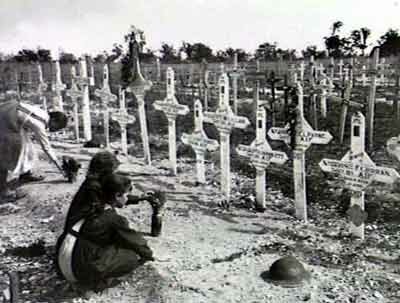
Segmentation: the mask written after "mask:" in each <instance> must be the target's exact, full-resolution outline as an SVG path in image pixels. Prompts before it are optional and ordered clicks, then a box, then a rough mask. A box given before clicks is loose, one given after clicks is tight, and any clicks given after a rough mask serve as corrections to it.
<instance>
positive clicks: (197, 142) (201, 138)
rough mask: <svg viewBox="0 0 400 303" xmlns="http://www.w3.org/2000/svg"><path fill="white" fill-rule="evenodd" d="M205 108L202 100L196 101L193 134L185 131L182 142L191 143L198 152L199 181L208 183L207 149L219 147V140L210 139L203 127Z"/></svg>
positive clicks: (211, 149) (196, 152)
mask: <svg viewBox="0 0 400 303" xmlns="http://www.w3.org/2000/svg"><path fill="white" fill-rule="evenodd" d="M203 119H204V118H203V108H202V105H201V102H200V100H196V101H195V103H194V125H195V126H194V131H193V133H191V134H187V133H183V134H182V137H181V139H182V142H183V143H184V144H187V145H190V146H191V147H192V148H193V150H194V152H195V154H196V169H197V182H199V183H201V184H204V183H206V174H205V165H204V157H205V153H206V151H207V150H209V151H214V150H216V149H217V148H218V146H219V144H218V141H216V140H212V139H209V138H208V137H207V135H206V133H205V131H204V129H203Z"/></svg>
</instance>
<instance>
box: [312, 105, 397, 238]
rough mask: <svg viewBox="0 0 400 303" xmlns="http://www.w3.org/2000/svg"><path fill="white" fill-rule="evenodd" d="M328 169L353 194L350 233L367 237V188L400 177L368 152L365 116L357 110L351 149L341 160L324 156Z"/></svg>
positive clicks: (325, 167) (321, 163) (349, 212)
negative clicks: (374, 183) (372, 158)
mask: <svg viewBox="0 0 400 303" xmlns="http://www.w3.org/2000/svg"><path fill="white" fill-rule="evenodd" d="M319 165H320V167H321V169H322V170H323V171H325V172H329V173H335V174H337V175H338V176H339V178H340V180H341V181H343V182H344V187H345V188H347V189H349V190H350V191H351V193H352V195H351V203H350V209H349V211H348V214H349V215H350V220H351V223H350V232H351V233H352V234H353V235H354V236H356V237H359V238H361V239H364V223H363V222H364V221H365V219H366V213H365V212H364V190H365V188H366V187H367V186H368V185H370V184H371V182H372V181H378V182H383V183H393V182H394V181H395V180H396V179H398V178H399V177H400V175H399V174H398V173H397V171H396V170H394V169H393V168H386V167H382V166H376V165H375V163H374V162H373V161H372V160H371V158H370V157H369V156H368V154H367V153H366V152H365V118H364V116H363V114H362V113H360V112H357V113H355V114H354V115H353V116H352V119H351V146H350V151H349V152H347V153H346V155H345V156H344V157H343V158H342V159H341V160H332V159H322V160H321V162H320V163H319Z"/></svg>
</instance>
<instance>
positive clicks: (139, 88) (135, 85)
mask: <svg viewBox="0 0 400 303" xmlns="http://www.w3.org/2000/svg"><path fill="white" fill-rule="evenodd" d="M134 30H135V39H134V41H132V42H131V44H132V50H133V54H134V58H133V62H134V74H133V76H132V79H133V81H132V82H131V83H129V85H128V87H127V91H128V92H131V93H133V94H134V95H135V97H136V100H137V102H138V111H139V122H140V132H141V137H142V144H143V153H144V161H145V163H146V164H147V165H151V155H150V145H149V136H148V132H147V119H146V109H145V106H144V95H145V92H146V91H147V90H149V89H150V88H151V86H152V83H151V81H147V80H146V79H144V78H143V75H142V73H141V71H140V62H139V51H140V48H141V46H140V45H139V41H138V40H139V39H138V38H136V36H138V35H139V36H140V38H141V39H142V36H143V31H141V30H139V29H136V28H134ZM141 43H142V44H143V42H141Z"/></svg>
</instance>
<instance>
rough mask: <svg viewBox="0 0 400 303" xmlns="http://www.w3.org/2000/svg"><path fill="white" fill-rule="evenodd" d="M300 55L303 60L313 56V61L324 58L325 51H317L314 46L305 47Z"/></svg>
mask: <svg viewBox="0 0 400 303" xmlns="http://www.w3.org/2000/svg"><path fill="white" fill-rule="evenodd" d="M301 53H302V55H303V58H311V56H314V58H315V59H322V58H325V57H326V54H325V51H320V50H318V49H317V46H316V45H309V46H307V47H306V49H304V50H302V51H301Z"/></svg>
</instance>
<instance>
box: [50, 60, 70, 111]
mask: <svg viewBox="0 0 400 303" xmlns="http://www.w3.org/2000/svg"><path fill="white" fill-rule="evenodd" d="M53 67H54V69H55V75H54V80H53V81H52V83H51V89H52V92H53V104H54V107H55V108H58V109H59V110H61V111H63V110H64V102H63V96H62V91H63V90H65V89H66V88H67V86H66V85H65V84H64V83H62V80H61V67H60V61H58V60H55V61H53Z"/></svg>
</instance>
